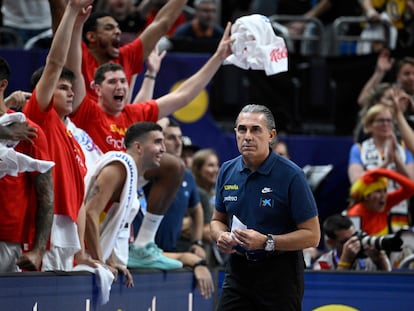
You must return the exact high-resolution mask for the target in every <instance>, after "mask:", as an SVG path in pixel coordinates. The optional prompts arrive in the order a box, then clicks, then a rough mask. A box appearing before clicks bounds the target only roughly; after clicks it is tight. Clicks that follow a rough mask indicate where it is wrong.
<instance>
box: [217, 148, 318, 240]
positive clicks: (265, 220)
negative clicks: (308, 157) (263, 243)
mask: <svg viewBox="0 0 414 311" xmlns="http://www.w3.org/2000/svg"><path fill="white" fill-rule="evenodd" d="M215 207H216V210H217V211H219V212H221V213H227V214H228V216H229V223H230V224H231V219H232V218H233V215H236V216H237V218H239V219H240V220H241V221H242V222H243V223H244V224H245V225H247V228H248V229H254V230H256V231H259V232H261V233H263V234H268V233H271V234H284V233H288V232H292V231H295V230H296V229H297V226H296V225H297V224H300V223H302V222H304V221H306V220H309V219H310V218H313V217H315V216H317V215H318V211H317V207H316V203H315V199H314V197H313V194H312V191H311V189H310V188H309V185H308V182H307V180H306V177H305V175H304V173H303V171H302V170H301V169H300V168H299V167H298V166H297V165H296V164H294V163H293V162H292V161H290V160H288V159H286V158H284V157H281V156H279V155H277V154H275V153H274V152H271V151H270V152H269V156H268V157H267V159H266V160H265V161H264V162H263V164H262V165H261V166H260V167H259V169H258V170H256V171H254V172H251V171H250V170H249V169H248V168H246V166H245V165H244V163H243V160H242V156H239V157H237V158H235V159H232V160H230V161H227V162H225V163H224V164H223V165H222V166H221V168H220V171H219V175H218V178H217V185H216V206H215Z"/></svg>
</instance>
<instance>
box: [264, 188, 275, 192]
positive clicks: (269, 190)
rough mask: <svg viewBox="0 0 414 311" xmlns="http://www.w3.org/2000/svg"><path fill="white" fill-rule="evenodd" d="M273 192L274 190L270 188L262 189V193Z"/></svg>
mask: <svg viewBox="0 0 414 311" xmlns="http://www.w3.org/2000/svg"><path fill="white" fill-rule="evenodd" d="M272 191H273V190H272V189H270V188H263V189H262V193H270V192H272Z"/></svg>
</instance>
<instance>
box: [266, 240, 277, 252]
mask: <svg viewBox="0 0 414 311" xmlns="http://www.w3.org/2000/svg"><path fill="white" fill-rule="evenodd" d="M274 249H275V241H274V240H273V239H272V238H267V241H266V247H265V250H266V251H273V250H274Z"/></svg>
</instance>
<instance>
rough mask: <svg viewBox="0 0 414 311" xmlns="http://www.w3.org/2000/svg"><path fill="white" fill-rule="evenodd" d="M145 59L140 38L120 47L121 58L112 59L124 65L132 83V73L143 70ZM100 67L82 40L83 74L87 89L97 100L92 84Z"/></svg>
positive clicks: (127, 76)
mask: <svg viewBox="0 0 414 311" xmlns="http://www.w3.org/2000/svg"><path fill="white" fill-rule="evenodd" d="M143 61H144V60H143V50H142V42H141V39H140V38H137V39H135V40H134V41H132V42H130V43H128V44H125V45H123V46H121V47H120V48H119V58H117V59H113V60H112V62H114V63H117V64H120V65H122V67H123V68H124V72H125V75H126V78H127V80H128V83H129V84H131V77H132V75H134V74H136V73H140V72H141V71H142V65H143ZM98 67H99V64H98V62H97V61H96V59H95V57H94V56H93V55H92V54H91V52H90V51H89V49H88V47H87V46H86V44H85V43H84V42H82V74H83V77H84V79H85V86H86V91H87V93H88V94H89V95H91V96H92V98H94V99H95V101H96V100H97V95H96V93H95V91H94V90H93V89H92V88H91V87H90V85H91V82H92V81H93V80H94V76H95V71H96V69H97V68H98Z"/></svg>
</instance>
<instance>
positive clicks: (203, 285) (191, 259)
mask: <svg viewBox="0 0 414 311" xmlns="http://www.w3.org/2000/svg"><path fill="white" fill-rule="evenodd" d="M164 255H165V256H166V257H169V258H172V259H176V260H179V261H181V262H182V263H183V265H184V266H187V267H191V268H192V269H193V272H194V276H195V279H196V280H197V287H198V288H199V290H200V293H201V296H203V297H204V298H205V299H209V298H211V295H212V294H213V292H214V283H213V277H212V276H211V272H210V270H209V269H208V268H207V264H206V262H205V260H204V259H202V258H200V257H199V256H197V255H196V254H193V253H190V252H179V253H164Z"/></svg>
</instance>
